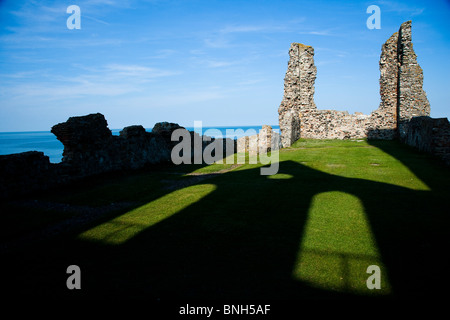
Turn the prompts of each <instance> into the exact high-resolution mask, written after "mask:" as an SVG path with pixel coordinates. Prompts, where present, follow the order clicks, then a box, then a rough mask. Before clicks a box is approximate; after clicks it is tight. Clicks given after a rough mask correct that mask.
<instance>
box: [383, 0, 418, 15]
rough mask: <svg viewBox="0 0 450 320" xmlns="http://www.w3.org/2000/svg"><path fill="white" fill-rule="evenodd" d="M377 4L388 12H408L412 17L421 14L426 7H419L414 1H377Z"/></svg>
mask: <svg viewBox="0 0 450 320" xmlns="http://www.w3.org/2000/svg"><path fill="white" fill-rule="evenodd" d="M375 3H376V4H377V5H379V6H380V9H381V11H382V12H383V11H386V12H397V13H408V14H410V15H411V16H412V17H414V16H418V15H421V14H422V13H423V12H424V11H425V8H423V7H417V6H415V5H414V4H413V3H410V2H407V3H400V2H396V1H384V0H380V1H376V2H375Z"/></svg>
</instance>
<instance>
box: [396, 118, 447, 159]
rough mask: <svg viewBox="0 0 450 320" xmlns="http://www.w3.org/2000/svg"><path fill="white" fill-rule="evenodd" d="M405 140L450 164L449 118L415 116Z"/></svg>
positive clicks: (409, 123) (409, 124) (409, 125)
mask: <svg viewBox="0 0 450 320" xmlns="http://www.w3.org/2000/svg"><path fill="white" fill-rule="evenodd" d="M407 126H408V130H407V131H406V135H405V136H404V139H403V141H404V142H405V143H406V144H408V145H410V146H413V147H416V148H418V149H419V150H421V151H424V152H428V153H431V154H433V155H435V156H437V157H439V158H441V159H442V160H443V161H444V162H445V163H446V164H447V165H450V122H449V121H448V119H447V118H438V119H433V118H430V117H426V116H423V117H413V118H411V120H410V121H409V122H408V124H407Z"/></svg>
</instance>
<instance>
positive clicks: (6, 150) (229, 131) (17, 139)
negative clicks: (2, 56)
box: [0, 125, 280, 163]
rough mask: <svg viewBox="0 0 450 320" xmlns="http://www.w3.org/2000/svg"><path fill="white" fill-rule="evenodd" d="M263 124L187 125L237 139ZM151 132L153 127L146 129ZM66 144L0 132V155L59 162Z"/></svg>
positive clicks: (49, 136)
mask: <svg viewBox="0 0 450 320" xmlns="http://www.w3.org/2000/svg"><path fill="white" fill-rule="evenodd" d="M261 128H262V126H240V127H239V126H235V127H233V126H229V127H227V126H222V127H202V128H194V127H186V129H187V130H189V131H195V132H197V133H199V134H201V135H203V134H205V135H207V136H210V137H214V138H231V139H237V138H240V137H243V136H251V135H254V134H256V133H258V132H259V130H261ZM272 129H273V131H275V132H279V131H280V126H278V125H276V126H272ZM121 130H122V129H112V130H111V132H112V134H113V135H117V136H118V135H119V133H120V131H121ZM146 131H148V132H151V131H152V130H151V129H146ZM63 150H64V146H63V144H62V143H61V142H60V141H59V140H57V139H56V136H55V135H54V134H53V133H51V132H50V131H29V132H0V155H5V154H12V153H20V152H26V151H41V152H44V154H45V155H46V156H48V157H49V158H50V162H52V163H59V162H61V159H62V154H63Z"/></svg>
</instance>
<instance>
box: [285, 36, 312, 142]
mask: <svg viewBox="0 0 450 320" xmlns="http://www.w3.org/2000/svg"><path fill="white" fill-rule="evenodd" d="M289 57H290V59H289V62H288V69H287V71H286V77H285V78H284V96H283V101H282V102H281V105H280V107H279V109H278V113H279V122H280V128H283V129H284V130H282V133H281V143H282V145H283V146H290V145H291V144H292V143H294V142H295V141H296V140H297V139H299V138H300V123H301V122H300V117H301V115H303V114H307V113H308V112H309V111H311V110H314V109H316V104H315V103H314V82H315V81H316V74H317V69H316V66H315V65H314V48H313V47H311V46H305V45H303V44H301V43H293V44H291V48H290V49H289Z"/></svg>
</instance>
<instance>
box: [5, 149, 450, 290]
mask: <svg viewBox="0 0 450 320" xmlns="http://www.w3.org/2000/svg"><path fill="white" fill-rule="evenodd" d="M234 157H236V155H235V156H234ZM260 167H261V165H260V164H243V165H241V166H238V167H234V166H232V165H231V164H226V163H225V164H213V165H210V166H204V165H185V166H174V167H161V168H158V170H142V171H139V172H133V173H127V174H116V175H107V176H103V177H98V178H94V179H91V180H89V181H88V182H84V183H79V184H77V185H75V186H73V187H70V188H61V189H60V190H58V191H57V192H56V191H54V192H49V193H46V194H41V195H39V196H36V197H35V198H36V199H37V200H40V201H49V202H58V203H66V204H70V205H73V206H90V207H101V206H106V205H109V204H110V203H112V202H114V203H130V206H129V207H128V208H127V209H123V210H119V211H114V212H111V213H108V214H106V215H105V216H103V217H102V218H101V219H100V220H97V221H94V222H91V223H90V224H88V225H85V226H82V227H80V228H76V229H74V230H73V231H72V232H70V233H68V234H63V235H61V236H59V237H58V238H57V239H53V240H50V241H47V242H39V243H35V244H31V245H30V246H27V247H24V248H21V249H17V250H12V251H10V252H7V253H6V254H5V259H7V261H8V264H7V265H6V267H5V268H6V270H5V271H4V274H6V273H7V274H11V275H12V276H11V279H10V281H11V284H10V288H9V290H14V289H13V288H15V287H17V286H18V284H21V283H22V284H26V283H27V281H31V282H33V283H34V286H33V287H32V288H29V289H28V292H29V293H30V294H33V293H36V292H39V293H41V292H43V294H44V295H50V296H51V295H63V296H71V295H74V294H75V293H73V292H68V291H67V290H65V289H64V288H65V287H64V281H65V280H64V275H62V276H61V275H60V276H56V275H58V274H61V272H62V273H64V271H65V268H66V267H67V266H68V265H70V264H78V265H79V266H80V267H81V269H82V270H83V284H84V289H83V290H82V291H81V292H78V293H77V295H80V296H84V297H96V296H97V295H101V296H113V297H122V296H127V297H130V296H131V297H147V298H280V299H283V298H289V299H296V298H299V299H300V298H309V297H319V298H330V297H332V298H340V297H341V298H352V297H366V298H373V297H378V298H380V297H401V298H404V297H415V296H426V297H433V296H435V295H438V294H439V293H440V289H441V283H440V281H441V276H442V274H444V272H445V271H446V268H447V267H448V265H446V264H445V263H442V261H443V260H444V259H446V253H447V250H448V249H447V248H448V244H449V241H448V236H447V234H448V226H449V218H448V214H447V212H448V209H447V208H448V194H449V190H450V188H449V187H450V171H449V169H448V168H445V167H443V166H442V165H440V163H439V162H438V161H436V160H435V159H433V158H432V157H430V156H428V155H425V154H422V153H419V152H417V151H415V150H413V149H411V148H409V147H407V146H404V145H401V144H400V143H398V142H393V141H366V140H362V141H360V140H358V141H338V140H299V141H297V142H296V143H295V144H294V145H293V146H292V147H291V148H286V149H283V150H281V151H280V167H279V172H278V174H276V175H273V176H262V175H260ZM224 170H229V171H228V172H225V173H222V174H220V175H217V176H215V177H210V178H208V179H206V180H198V182H196V183H194V184H187V185H186V186H185V185H184V184H183V183H185V182H189V181H191V180H189V179H193V176H192V173H194V174H197V175H198V174H209V173H217V172H223V171H224ZM178 184H179V187H175V188H172V189H170V188H167V186H168V185H172V186H173V185H175V186H177V185H178ZM14 214H15V212H14V208H11V207H10V210H9V211H8V213H7V214H3V215H2V220H3V221H2V226H3V227H2V228H3V229H4V232H5V234H4V238H8V237H11V238H14V237H17V236H18V235H21V234H23V233H24V232H26V231H29V230H34V229H37V228H41V227H43V226H44V225H48V224H51V223H53V222H56V221H59V220H62V219H66V218H67V217H68V216H70V214H69V213H65V214H60V213H58V212H54V211H52V210H44V211H42V210H40V211H39V210H38V211H37V210H33V209H31V210H30V211H28V212H25V211H22V212H21V213H20V215H19V217H20V218H16V219H13V218H12V217H14ZM58 214H59V216H58ZM36 217H39V219H36ZM28 218H30V219H28ZM5 223H7V227H5ZM23 225H25V226H27V227H26V228H24V227H23ZM370 265H378V266H379V267H380V268H381V274H382V278H381V282H382V288H381V290H368V289H367V286H366V280H367V278H368V277H369V274H367V273H366V270H367V267H368V266H370ZM28 268H32V269H33V270H34V272H33V273H31V274H27V272H26V271H27V270H28ZM61 282H62V285H61ZM19 286H20V285H19ZM22 293H23V292H22Z"/></svg>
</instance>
